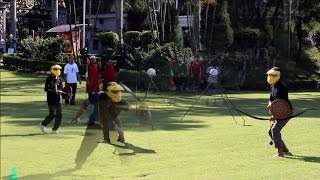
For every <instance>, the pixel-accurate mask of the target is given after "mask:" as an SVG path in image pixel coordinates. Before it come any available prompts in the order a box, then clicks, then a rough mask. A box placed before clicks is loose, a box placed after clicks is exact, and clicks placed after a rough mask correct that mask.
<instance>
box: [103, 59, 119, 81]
mask: <svg viewBox="0 0 320 180" xmlns="http://www.w3.org/2000/svg"><path fill="white" fill-rule="evenodd" d="M115 74H116V71H115V67H114V65H113V64H112V65H105V66H104V68H103V82H104V83H105V84H106V83H108V82H111V81H114V80H115Z"/></svg>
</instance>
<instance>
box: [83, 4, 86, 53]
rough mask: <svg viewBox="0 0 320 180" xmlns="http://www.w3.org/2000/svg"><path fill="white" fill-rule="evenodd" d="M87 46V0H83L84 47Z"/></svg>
mask: <svg viewBox="0 0 320 180" xmlns="http://www.w3.org/2000/svg"><path fill="white" fill-rule="evenodd" d="M85 47H86V0H83V9H82V48H85Z"/></svg>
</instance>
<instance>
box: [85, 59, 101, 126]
mask: <svg viewBox="0 0 320 180" xmlns="http://www.w3.org/2000/svg"><path fill="white" fill-rule="evenodd" d="M87 66H88V77H87V93H88V97H89V102H90V104H92V105H93V106H94V109H93V111H92V113H91V115H90V117H89V122H88V126H92V125H94V124H95V121H96V117H97V115H98V106H97V103H98V99H99V92H100V89H99V83H100V78H99V64H98V63H97V58H96V57H95V56H91V57H90V58H89V59H88V60H87Z"/></svg>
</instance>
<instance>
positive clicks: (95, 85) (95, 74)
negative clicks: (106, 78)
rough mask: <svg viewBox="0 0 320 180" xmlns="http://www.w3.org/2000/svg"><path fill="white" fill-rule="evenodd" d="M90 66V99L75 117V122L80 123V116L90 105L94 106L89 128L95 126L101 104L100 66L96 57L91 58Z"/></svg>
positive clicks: (88, 79) (88, 80)
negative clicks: (99, 103) (99, 104)
mask: <svg viewBox="0 0 320 180" xmlns="http://www.w3.org/2000/svg"><path fill="white" fill-rule="evenodd" d="M87 66H88V77H87V93H88V99H86V100H85V101H84V102H83V103H82V105H81V107H80V109H79V111H78V112H77V113H76V115H75V116H74V117H73V119H72V120H73V121H80V116H81V115H82V113H83V112H85V111H86V110H87V108H88V106H89V105H90V104H92V105H94V110H93V111H92V113H91V115H90V117H89V121H88V126H93V125H95V121H96V118H97V115H98V102H99V94H100V90H99V83H100V80H99V65H98V64H97V62H96V57H95V56H91V57H90V58H88V61H87Z"/></svg>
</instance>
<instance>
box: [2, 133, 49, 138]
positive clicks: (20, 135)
mask: <svg viewBox="0 0 320 180" xmlns="http://www.w3.org/2000/svg"><path fill="white" fill-rule="evenodd" d="M39 135H41V136H43V134H41V133H31V134H3V135H0V137H26V136H39Z"/></svg>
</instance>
